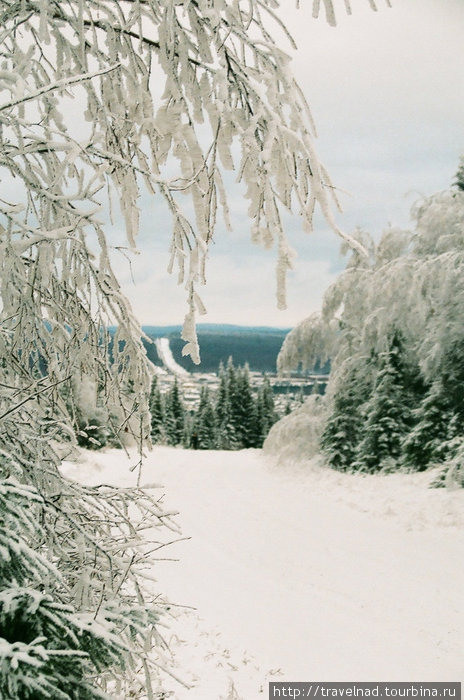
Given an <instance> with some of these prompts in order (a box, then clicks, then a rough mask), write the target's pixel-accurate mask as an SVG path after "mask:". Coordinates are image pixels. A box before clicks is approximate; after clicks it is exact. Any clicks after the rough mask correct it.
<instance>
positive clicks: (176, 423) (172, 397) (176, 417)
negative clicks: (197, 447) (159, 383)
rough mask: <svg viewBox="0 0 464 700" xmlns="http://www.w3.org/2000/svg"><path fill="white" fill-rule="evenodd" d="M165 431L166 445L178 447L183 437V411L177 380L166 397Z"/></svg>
mask: <svg viewBox="0 0 464 700" xmlns="http://www.w3.org/2000/svg"><path fill="white" fill-rule="evenodd" d="M165 416H166V418H165V430H166V439H167V442H168V445H180V444H181V442H182V440H183V437H184V426H185V409H184V406H183V403H182V399H181V396H180V391H179V385H178V382H177V378H176V379H175V380H174V385H173V387H172V389H171V390H170V391H169V392H168V394H167V397H166V407H165Z"/></svg>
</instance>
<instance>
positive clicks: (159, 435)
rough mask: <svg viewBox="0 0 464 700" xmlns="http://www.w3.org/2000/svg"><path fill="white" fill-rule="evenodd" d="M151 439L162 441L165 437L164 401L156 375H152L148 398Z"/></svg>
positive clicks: (155, 441)
mask: <svg viewBox="0 0 464 700" xmlns="http://www.w3.org/2000/svg"><path fill="white" fill-rule="evenodd" d="M149 409H150V415H151V419H150V425H151V439H152V442H153V443H155V444H156V443H162V442H164V441H165V439H166V434H165V426H164V424H165V416H164V402H163V397H162V396H161V391H160V390H159V387H158V380H157V378H156V375H155V376H154V377H153V380H152V383H151V390H150V399H149Z"/></svg>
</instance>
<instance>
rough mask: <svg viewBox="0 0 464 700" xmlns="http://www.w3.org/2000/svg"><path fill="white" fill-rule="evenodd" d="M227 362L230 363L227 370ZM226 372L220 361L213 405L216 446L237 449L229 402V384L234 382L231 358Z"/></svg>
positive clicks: (223, 448) (224, 448) (220, 448)
mask: <svg viewBox="0 0 464 700" xmlns="http://www.w3.org/2000/svg"><path fill="white" fill-rule="evenodd" d="M229 364H230V365H231V368H230V371H229ZM229 364H228V368H227V372H226V371H225V369H224V367H223V365H222V363H221V365H220V366H219V389H218V392H217V396H216V402H215V406H214V411H215V416H216V447H217V448H218V449H219V450H234V449H237V436H236V434H235V427H234V425H233V423H232V410H231V403H230V390H229V387H230V384H231V381H232V382H235V370H234V368H233V363H232V359H230V360H229Z"/></svg>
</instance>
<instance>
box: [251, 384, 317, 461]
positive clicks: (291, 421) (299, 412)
mask: <svg viewBox="0 0 464 700" xmlns="http://www.w3.org/2000/svg"><path fill="white" fill-rule="evenodd" d="M324 423H325V408H324V400H323V398H322V397H321V396H309V397H308V398H307V399H306V401H305V402H304V403H303V404H302V405H301V407H299V408H297V409H295V410H294V411H292V413H290V414H289V415H288V416H285V417H284V418H281V420H279V421H278V422H277V423H275V424H274V425H273V426H272V428H271V430H270V432H269V435H268V436H267V438H266V440H265V441H264V445H263V450H264V452H265V453H266V454H267V455H269V456H270V457H273V458H274V459H276V460H277V461H278V462H288V461H295V462H299V461H301V460H306V459H309V458H310V457H313V456H314V455H316V454H317V453H318V452H319V440H320V436H321V433H322V430H323V428H324Z"/></svg>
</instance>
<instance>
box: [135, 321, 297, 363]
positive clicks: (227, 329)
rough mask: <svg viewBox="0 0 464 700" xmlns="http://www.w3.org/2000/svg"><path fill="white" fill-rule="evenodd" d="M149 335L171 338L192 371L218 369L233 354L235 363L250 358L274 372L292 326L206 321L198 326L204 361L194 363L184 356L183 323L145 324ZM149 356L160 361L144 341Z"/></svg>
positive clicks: (176, 354)
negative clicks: (167, 324) (209, 322)
mask: <svg viewBox="0 0 464 700" xmlns="http://www.w3.org/2000/svg"><path fill="white" fill-rule="evenodd" d="M143 330H144V332H145V333H146V334H147V335H148V336H149V337H150V338H160V337H166V338H169V343H170V346H171V351H172V354H173V355H174V359H175V360H176V362H178V364H179V365H181V366H182V367H184V368H185V369H186V370H188V371H189V372H215V371H216V370H217V368H218V365H219V363H220V362H223V363H224V364H226V363H227V360H228V358H229V357H230V356H232V358H233V360H234V364H235V365H243V364H245V363H246V362H248V364H249V366H250V369H251V370H254V371H257V372H275V371H276V359H277V355H278V353H279V350H280V348H281V347H282V343H283V341H284V338H285V336H286V335H287V333H288V331H289V330H290V329H280V328H268V327H247V326H232V325H214V324H203V325H199V326H198V339H199V342H200V354H201V364H200V365H194V364H193V362H192V361H191V359H190V357H182V347H183V346H184V341H183V340H181V337H180V334H181V327H180V326H144V328H143ZM145 347H146V349H147V354H148V357H149V358H150V360H151V361H152V362H154V364H157V365H159V364H160V361H159V359H158V356H157V353H156V348H155V346H154V345H152V344H147V343H146V344H145Z"/></svg>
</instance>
